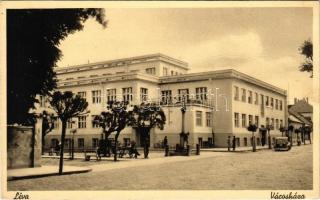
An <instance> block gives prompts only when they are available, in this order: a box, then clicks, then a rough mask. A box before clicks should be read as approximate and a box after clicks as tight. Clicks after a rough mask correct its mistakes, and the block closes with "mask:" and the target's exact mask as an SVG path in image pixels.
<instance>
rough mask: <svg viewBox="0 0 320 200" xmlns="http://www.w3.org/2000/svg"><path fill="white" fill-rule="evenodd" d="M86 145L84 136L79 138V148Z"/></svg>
mask: <svg viewBox="0 0 320 200" xmlns="http://www.w3.org/2000/svg"><path fill="white" fill-rule="evenodd" d="M83 147H84V138H78V148H83Z"/></svg>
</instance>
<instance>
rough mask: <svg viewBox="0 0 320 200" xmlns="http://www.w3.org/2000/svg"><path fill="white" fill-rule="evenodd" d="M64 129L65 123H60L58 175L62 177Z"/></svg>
mask: <svg viewBox="0 0 320 200" xmlns="http://www.w3.org/2000/svg"><path fill="white" fill-rule="evenodd" d="M66 127H67V121H62V132H61V147H60V162H59V175H62V172H63V150H64V140H65V137H66Z"/></svg>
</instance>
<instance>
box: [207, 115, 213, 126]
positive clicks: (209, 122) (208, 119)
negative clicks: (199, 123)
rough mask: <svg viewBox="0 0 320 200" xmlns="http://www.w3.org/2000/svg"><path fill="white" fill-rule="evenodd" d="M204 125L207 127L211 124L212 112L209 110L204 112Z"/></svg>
mask: <svg viewBox="0 0 320 200" xmlns="http://www.w3.org/2000/svg"><path fill="white" fill-rule="evenodd" d="M206 125H207V127H211V126H212V113H211V112H206Z"/></svg>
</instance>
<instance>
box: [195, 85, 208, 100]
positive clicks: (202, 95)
mask: <svg viewBox="0 0 320 200" xmlns="http://www.w3.org/2000/svg"><path fill="white" fill-rule="evenodd" d="M196 99H197V100H206V99H207V88H206V87H199V88H196Z"/></svg>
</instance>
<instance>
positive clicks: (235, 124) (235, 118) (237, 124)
mask: <svg viewBox="0 0 320 200" xmlns="http://www.w3.org/2000/svg"><path fill="white" fill-rule="evenodd" d="M234 126H235V127H239V113H234Z"/></svg>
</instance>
